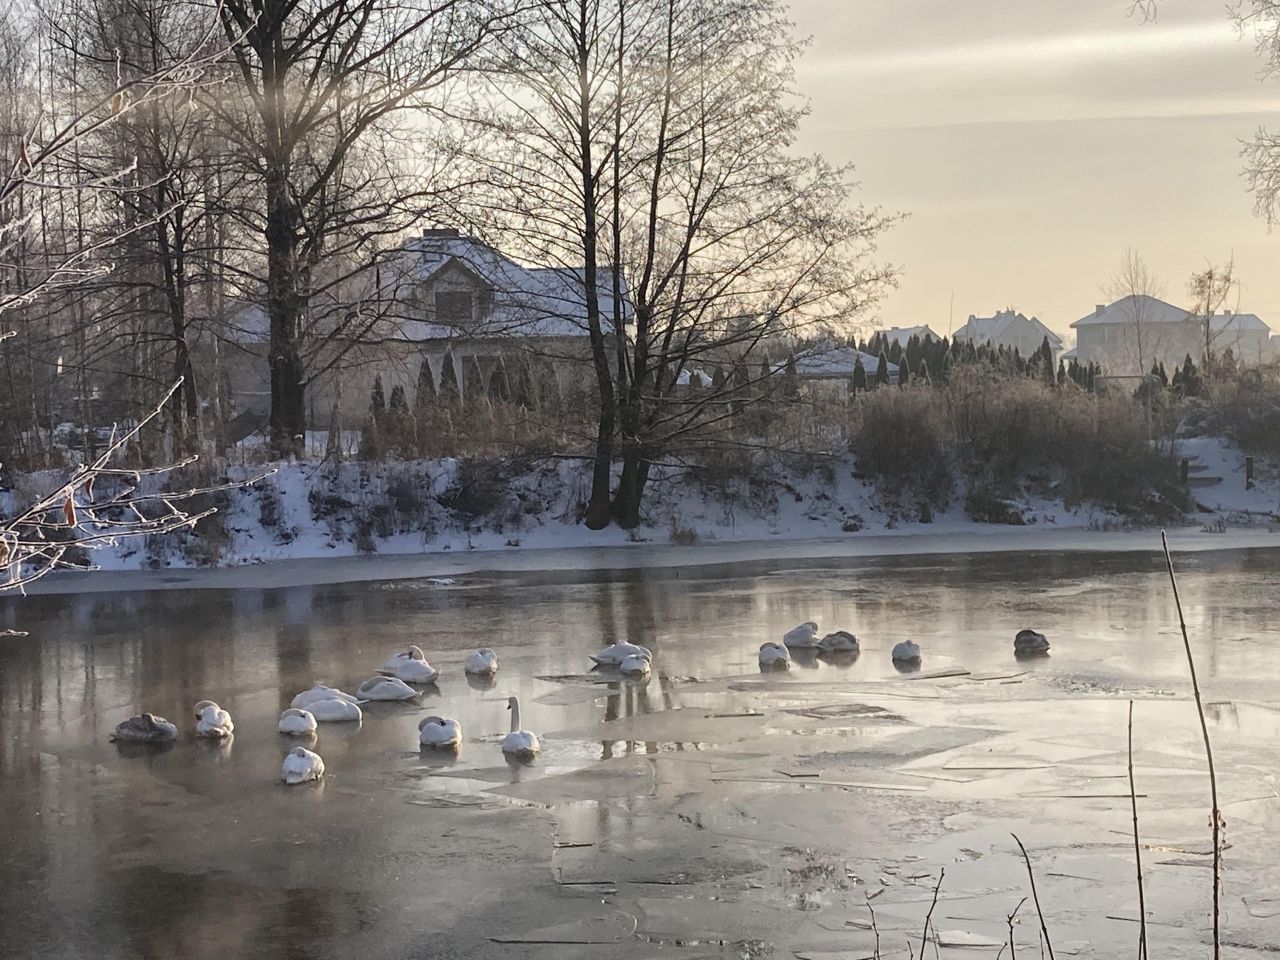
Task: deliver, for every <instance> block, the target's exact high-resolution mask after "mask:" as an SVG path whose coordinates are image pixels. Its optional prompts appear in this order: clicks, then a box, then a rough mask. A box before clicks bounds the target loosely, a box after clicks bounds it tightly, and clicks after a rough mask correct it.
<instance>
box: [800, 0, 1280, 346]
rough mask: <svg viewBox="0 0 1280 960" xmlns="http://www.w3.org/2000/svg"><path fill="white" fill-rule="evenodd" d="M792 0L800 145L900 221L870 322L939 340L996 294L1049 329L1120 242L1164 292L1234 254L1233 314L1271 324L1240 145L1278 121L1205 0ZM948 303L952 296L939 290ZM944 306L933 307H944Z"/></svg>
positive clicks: (1087, 293)
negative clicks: (1145, 4) (797, 37)
mask: <svg viewBox="0 0 1280 960" xmlns="http://www.w3.org/2000/svg"><path fill="white" fill-rule="evenodd" d="M1128 9H1129V0H1070V2H1065V0H964V2H962V3H958V2H955V0H917V2H915V3H911V4H906V5H904V4H902V3H901V2H900V0H793V6H792V15H793V19H794V20H795V21H796V24H797V28H798V30H799V31H800V33H801V34H802V35H805V36H811V37H812V44H811V47H810V49H809V51H808V53H807V55H806V56H805V57H804V59H803V60H802V61H801V62H800V65H799V70H798V83H799V86H800V90H801V92H802V93H803V94H804V95H805V96H806V97H808V98H809V99H810V101H811V103H812V107H813V115H812V116H811V117H810V120H809V123H808V125H807V127H806V128H805V130H804V133H803V135H802V136H803V142H802V146H803V147H804V148H806V149H811V150H820V151H822V152H824V153H826V154H827V155H828V156H829V157H831V158H832V159H833V160H837V161H842V162H843V161H848V162H853V163H854V164H855V165H856V166H857V177H858V179H859V181H860V183H861V185H862V198H863V199H864V200H866V201H867V202H871V203H879V204H881V205H883V206H885V207H886V208H889V209H895V210H901V211H904V212H907V213H909V214H910V217H909V219H908V220H906V221H905V222H904V223H903V224H901V225H900V226H898V227H897V228H895V229H894V230H893V232H892V234H891V235H889V236H887V237H886V238H885V240H884V242H883V243H882V245H881V253H882V255H883V257H884V258H885V259H888V260H890V261H892V262H894V263H896V264H899V265H901V267H902V268H903V273H902V277H901V287H900V289H899V290H897V291H896V292H894V293H893V294H891V295H890V296H889V298H888V299H887V300H886V301H885V302H884V303H883V304H882V306H881V308H880V318H881V321H882V322H883V323H884V324H896V325H900V326H905V325H910V324H915V323H929V324H930V325H931V326H933V328H934V329H935V330H938V331H939V332H946V330H947V328H948V326H949V324H950V325H952V326H959V325H960V324H961V323H963V322H964V320H965V318H966V317H967V316H968V315H969V314H970V313H979V314H990V313H992V312H994V311H995V310H997V309H1000V308H1003V307H1006V306H1012V307H1016V308H1017V309H1019V310H1021V311H1023V312H1024V313H1027V314H1036V315H1038V316H1039V317H1040V318H1041V319H1042V320H1043V321H1045V323H1046V324H1048V326H1050V327H1051V328H1053V329H1055V330H1058V331H1064V332H1065V331H1066V329H1067V327H1068V325H1069V324H1070V323H1071V322H1072V321H1073V320H1076V319H1078V318H1079V317H1081V316H1083V315H1084V314H1086V313H1088V312H1090V311H1091V310H1092V309H1093V305H1094V303H1096V302H1099V301H1100V300H1102V299H1105V298H1104V297H1103V296H1102V295H1101V293H1100V291H1101V288H1103V287H1105V286H1106V285H1107V283H1108V280H1109V279H1110V278H1111V276H1112V275H1113V274H1114V273H1115V270H1116V267H1117V266H1118V265H1119V262H1120V258H1121V256H1122V255H1123V253H1124V251H1125V249H1126V248H1130V247H1131V248H1134V249H1136V250H1138V251H1139V252H1141V253H1142V255H1143V256H1144V257H1145V258H1146V260H1147V262H1148V263H1149V265H1150V266H1151V267H1152V269H1153V270H1154V271H1155V272H1156V274H1157V275H1158V276H1159V277H1160V279H1161V280H1162V281H1163V284H1164V295H1165V297H1166V298H1167V299H1170V300H1172V301H1174V302H1182V301H1184V300H1185V299H1186V297H1185V292H1186V281H1187V278H1188V277H1189V276H1190V274H1191V273H1192V272H1193V271H1195V270H1199V269H1203V267H1204V266H1205V264H1206V263H1209V262H1215V263H1219V262H1222V261H1224V260H1226V259H1228V258H1230V257H1234V258H1235V264H1236V272H1237V275H1238V276H1239V277H1240V279H1241V281H1242V291H1241V295H1240V300H1239V303H1238V308H1239V309H1242V310H1250V311H1253V312H1256V313H1258V314H1259V315H1260V316H1261V317H1262V318H1263V319H1264V320H1266V321H1267V322H1268V323H1269V324H1271V326H1272V328H1273V330H1274V331H1275V332H1277V333H1280V269H1277V267H1278V266H1280V232H1276V233H1269V232H1268V230H1267V227H1266V224H1265V223H1264V222H1263V221H1262V220H1259V219H1258V218H1256V217H1254V216H1253V198H1252V196H1251V195H1250V194H1249V193H1248V191H1247V188H1246V184H1245V182H1244V180H1243V178H1242V176H1241V171H1242V166H1243V164H1242V161H1241V159H1240V149H1241V141H1242V140H1245V139H1248V138H1250V137H1251V136H1252V135H1253V133H1254V131H1256V130H1257V129H1258V127H1260V126H1264V125H1267V126H1274V127H1276V128H1280V81H1275V80H1273V81H1263V80H1261V79H1260V75H1261V72H1262V68H1263V66H1264V63H1263V61H1262V60H1261V59H1260V57H1259V56H1258V55H1257V53H1256V52H1255V49H1254V44H1253V38H1252V37H1251V36H1248V35H1246V36H1244V37H1241V36H1240V34H1239V33H1238V32H1237V30H1236V29H1235V27H1234V25H1233V24H1232V23H1231V22H1230V21H1229V20H1228V19H1227V16H1226V13H1225V10H1224V7H1223V5H1222V4H1221V3H1220V2H1217V0H1165V2H1164V3H1163V4H1162V5H1161V8H1160V19H1159V21H1158V22H1156V23H1146V24H1144V23H1143V22H1141V20H1140V19H1136V18H1130V17H1129V16H1128V15H1127V14H1128ZM953 297H954V310H952V307H951V303H952V300H953ZM951 317H953V318H954V319H953V321H951V320H949V318H951Z"/></svg>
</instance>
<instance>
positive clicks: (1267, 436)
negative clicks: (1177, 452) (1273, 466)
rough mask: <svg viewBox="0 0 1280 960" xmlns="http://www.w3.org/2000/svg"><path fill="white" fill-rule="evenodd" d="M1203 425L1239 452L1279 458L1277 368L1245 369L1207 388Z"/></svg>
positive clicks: (1279, 382) (1279, 376)
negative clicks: (1227, 438)
mask: <svg viewBox="0 0 1280 960" xmlns="http://www.w3.org/2000/svg"><path fill="white" fill-rule="evenodd" d="M1208 392H1209V405H1208V411H1207V416H1206V421H1207V422H1206V424H1205V425H1206V426H1207V428H1208V429H1209V430H1210V431H1211V432H1213V433H1220V434H1225V435H1226V436H1228V437H1230V438H1231V439H1232V440H1234V441H1235V442H1236V443H1237V444H1238V445H1239V446H1240V449H1242V450H1244V451H1246V452H1248V453H1255V454H1260V455H1263V456H1271V457H1280V369H1277V368H1274V367H1273V368H1272V369H1269V370H1268V369H1260V370H1247V371H1245V372H1244V373H1242V374H1240V375H1238V376H1234V377H1231V378H1229V379H1227V380H1224V381H1221V382H1215V383H1214V384H1213V385H1212V386H1211V387H1210V388H1209V391H1208Z"/></svg>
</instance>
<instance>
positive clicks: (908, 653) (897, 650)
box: [891, 640, 920, 663]
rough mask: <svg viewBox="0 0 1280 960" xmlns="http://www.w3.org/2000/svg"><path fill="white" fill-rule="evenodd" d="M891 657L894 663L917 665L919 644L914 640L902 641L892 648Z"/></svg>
mask: <svg viewBox="0 0 1280 960" xmlns="http://www.w3.org/2000/svg"><path fill="white" fill-rule="evenodd" d="M891 656H892V658H893V662H894V663H919V662H920V644H918V643H916V642H915V641H914V640H903V641H902V642H901V643H899V644H897V645H896V646H895V647H894V648H893V653H892V654H891Z"/></svg>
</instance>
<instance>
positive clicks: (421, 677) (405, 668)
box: [370, 660, 440, 683]
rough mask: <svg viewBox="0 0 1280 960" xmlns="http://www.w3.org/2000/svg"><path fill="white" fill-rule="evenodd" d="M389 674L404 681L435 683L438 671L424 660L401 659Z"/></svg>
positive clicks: (438, 674)
mask: <svg viewBox="0 0 1280 960" xmlns="http://www.w3.org/2000/svg"><path fill="white" fill-rule="evenodd" d="M391 675H392V676H393V677H394V678H395V679H397V680H400V681H402V682H404V683H435V682H436V679H437V678H438V677H439V676H440V671H439V670H437V669H436V668H435V667H433V666H432V665H431V664H429V663H427V661H425V660H401V661H400V665H399V666H398V667H396V669H395V670H394V671H393V672H392V674H391ZM382 679H386V678H385V677H384V678H382ZM370 682H372V681H370Z"/></svg>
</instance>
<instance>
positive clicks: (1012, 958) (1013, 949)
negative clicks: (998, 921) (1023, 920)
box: [1005, 897, 1027, 960]
mask: <svg viewBox="0 0 1280 960" xmlns="http://www.w3.org/2000/svg"><path fill="white" fill-rule="evenodd" d="M1026 902H1027V898H1026V897H1023V898H1022V899H1021V900H1019V901H1018V905H1017V906H1016V907H1014V908H1013V913H1011V914H1009V915H1008V916H1006V917H1005V921H1006V922H1007V923H1008V924H1009V960H1017V958H1018V947H1017V944H1015V943H1014V941H1013V921H1014V918H1016V917H1017V916H1018V911H1019V910H1021V909H1022V905H1023V904H1024V903H1026Z"/></svg>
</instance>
